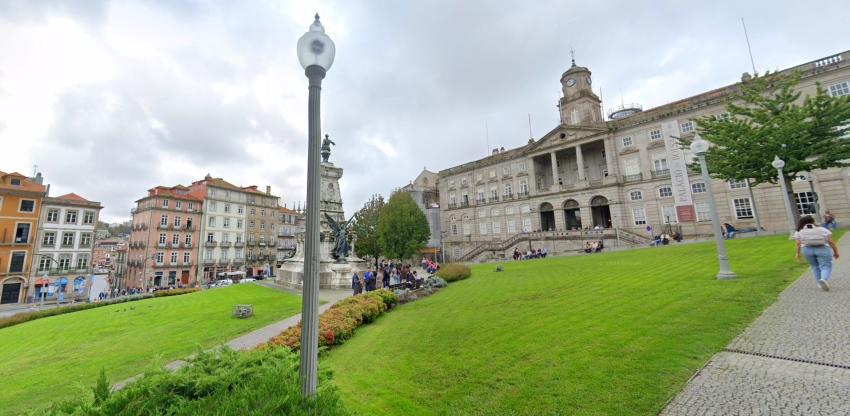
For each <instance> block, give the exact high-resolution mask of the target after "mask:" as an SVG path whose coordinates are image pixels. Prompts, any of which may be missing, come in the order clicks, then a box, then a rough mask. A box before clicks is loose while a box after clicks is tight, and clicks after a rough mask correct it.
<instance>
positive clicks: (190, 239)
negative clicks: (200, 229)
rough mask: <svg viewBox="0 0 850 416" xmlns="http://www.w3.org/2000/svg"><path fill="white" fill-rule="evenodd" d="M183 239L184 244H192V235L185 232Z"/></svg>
mask: <svg viewBox="0 0 850 416" xmlns="http://www.w3.org/2000/svg"><path fill="white" fill-rule="evenodd" d="M183 241H184V243H185V244H186V246H191V245H192V235H191V234H186V238H185V239H184V240H183Z"/></svg>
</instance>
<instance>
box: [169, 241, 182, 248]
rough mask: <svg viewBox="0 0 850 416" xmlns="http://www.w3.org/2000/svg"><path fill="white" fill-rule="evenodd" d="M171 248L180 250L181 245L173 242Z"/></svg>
mask: <svg viewBox="0 0 850 416" xmlns="http://www.w3.org/2000/svg"><path fill="white" fill-rule="evenodd" d="M171 248H180V243H175V242H173V241H172V242H171Z"/></svg>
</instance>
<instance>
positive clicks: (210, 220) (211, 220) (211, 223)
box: [207, 217, 215, 227]
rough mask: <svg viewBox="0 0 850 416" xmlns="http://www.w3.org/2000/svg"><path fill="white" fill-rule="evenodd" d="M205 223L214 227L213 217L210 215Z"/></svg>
mask: <svg viewBox="0 0 850 416" xmlns="http://www.w3.org/2000/svg"><path fill="white" fill-rule="evenodd" d="M207 225H209V226H210V227H215V217H210V219H209V222H208V223H207Z"/></svg>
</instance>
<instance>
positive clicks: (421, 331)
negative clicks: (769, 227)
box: [321, 233, 840, 416]
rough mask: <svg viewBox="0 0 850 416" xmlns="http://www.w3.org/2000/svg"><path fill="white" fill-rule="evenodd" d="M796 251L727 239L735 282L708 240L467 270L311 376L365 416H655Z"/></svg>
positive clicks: (777, 285) (786, 244)
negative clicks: (323, 378)
mask: <svg viewBox="0 0 850 416" xmlns="http://www.w3.org/2000/svg"><path fill="white" fill-rule="evenodd" d="M839 234H840V233H839ZM837 237H838V236H836V238H837ZM793 244H794V243H793V242H791V241H788V237H787V236H783V235H779V236H770V237H759V238H747V239H735V240H730V241H727V244H726V245H727V249H728V253H729V257H730V263H731V267H732V270H733V271H734V272H735V273H736V274H737V275H738V279H735V280H716V279H715V275H716V274H717V271H718V264H717V254H716V251H715V247H714V243H713V242H711V243H695V244H684V245H677V244H672V245H670V246H668V247H657V248H647V249H638V250H631V251H620V252H607V253H606V252H603V253H598V254H587V255H579V256H570V257H559V258H550V259H539V260H530V261H520V262H505V263H502V264H503V265H504V271H503V272H499V273H496V272H493V265H492V264H483V265H475V266H472V270H473V274H472V277H471V278H469V279H467V280H464V281H460V282H457V283H452V284H451V285H450V286H449V287H448V288H446V289H443V290H441V291H440V292H439V293H438V294H436V295H434V296H430V297H427V298H424V299H420V300H418V301H416V302H413V303H409V304H407V305H405V306H403V307H401V308H398V309H397V310H395V311H393V312H392V313H389V314H386V315H384V316H383V317H381V318H380V319H379V320H378V321H377V322H375V323H374V324H371V325H366V326H364V327H362V328H360V329H359V330H358V332H357V334H356V335H355V336H354V337H353V338H352V339H351V340H349V341H348V342H347V343H346V344H345V346H343V347H341V348H338V349H335V350H333V351H331V352H330V353H329V354H328V355H327V356H325V357H324V358H323V359H322V361H321V365H322V366H323V367H325V368H330V369H331V370H333V371H334V373H335V378H334V381H333V382H334V384H335V385H337V386H338V387H339V388H340V390H341V392H340V394H341V397H342V399H343V400H344V402H345V403H346V406H347V407H348V408H349V409H350V410H352V411H353V412H355V413H356V414H361V415H429V414H441V415H473V414H474V415H481V414H494V415H501V414H515V415H547V414H552V415H554V414H559V415H564V414H581V415H629V416H631V415H655V414H657V413H658V411H659V410H661V408H662V407H663V406H664V404H665V402H666V401H667V400H669V399H670V398H671V397H673V396H674V395H675V394H676V393H677V392H678V391H679V390H680V389H681V388H682V386H683V385H684V384H685V382H686V381H687V380H688V379H689V378H690V377H691V376H692V375H693V374H694V372H695V371H696V370H698V369H699V368H700V367H701V366H703V365H704V364H705V363H706V362H707V361H708V359H709V358H711V356H712V355H714V354H715V353H717V352H719V351H721V350H722V349H723V348H724V347H725V346H726V345H727V344H728V343H729V342H730V341H731V340H732V339H733V338H734V337H735V336H736V335H738V334H739V333H741V332H742V330H743V329H744V328H745V327H746V326H747V325H748V324H749V323H750V322H752V320H753V319H755V318H756V317H757V316H758V315H759V314H760V313H761V312H762V311H763V310H764V309H765V308H766V307H767V306H769V305H770V304H772V303H773V302H774V301H775V300H776V297H777V296H778V294H779V293H780V292H781V291H782V290H783V289H785V287H787V286H788V284H789V283H790V282H792V281H793V280H794V279H795V278H797V277H798V276H799V275H800V274H801V273H802V272H803V271H804V270H805V268H806V267H808V265H807V264H806V263H805V262H798V261H797V260H796V259H795V258H794V250H793ZM813 290H814V288H813Z"/></svg>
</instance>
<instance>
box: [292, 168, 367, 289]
mask: <svg viewBox="0 0 850 416" xmlns="http://www.w3.org/2000/svg"><path fill="white" fill-rule="evenodd" d="M321 176H322V177H321V180H322V183H321V200H320V201H319V203H320V207H319V210H320V211H321V212H320V214H319V215H320V217H319V218H320V219H319V222H320V224H321V227H320V228H321V233H320V235H319V251H320V254H319V289H348V288H350V287H351V276H352V274H353V270H354V269H357V270H360V271H361V272H362V271H363V270H366V268H367V267H368V264H367V263H366V261H365V260H363V259H361V258H359V257H357V254H356V253H355V251H354V242H355V241H357V235H356V234H354V233H351V232H349V233H348V244H349V247H350V248H351V249H350V250H349V256H348V257H347V258H345V263H341V262H336V261H335V260H334V258H333V254H332V251H333V246H334V239H335V235H334V233H333V231H331V229H330V226H329V225H328V221H327V219H326V218H325V213H327V214H328V215H329V216H330V217H331V218H333V219H334V221H336V222H337V223H338V224H340V226H343V225H344V224H345V219H344V215H345V214H344V211H343V209H342V196H341V195H340V191H339V178H341V177H342V168H338V167H336V166H334V165H333V163H330V162H322V172H321ZM308 203H309V201H308ZM304 239H305V236H304V233H298V234H296V235H295V254H294V255H293V256H292V257H291V258H289V259H286V260H284V261H283V262H282V263H279V264H278V269H277V273H276V275H277V278H276V279H275V283H277V284H279V285H282V286H286V287H291V288H295V289H301V287H302V283H303V279H304Z"/></svg>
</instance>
